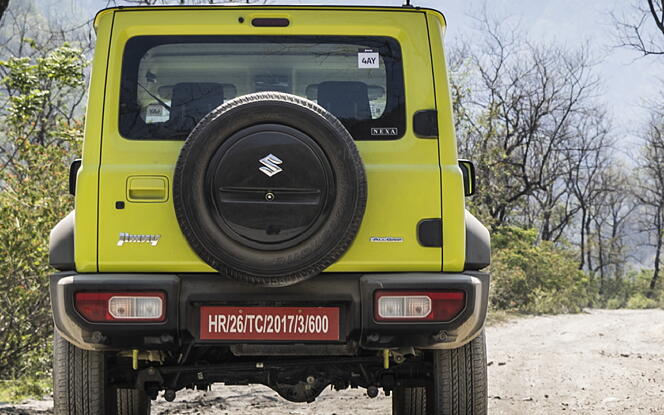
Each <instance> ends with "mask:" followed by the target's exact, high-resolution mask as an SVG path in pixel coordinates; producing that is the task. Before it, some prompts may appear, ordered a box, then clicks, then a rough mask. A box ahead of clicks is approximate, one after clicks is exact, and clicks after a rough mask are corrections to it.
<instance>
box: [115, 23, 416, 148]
mask: <svg viewBox="0 0 664 415" xmlns="http://www.w3.org/2000/svg"><path fill="white" fill-rule="evenodd" d="M403 84H404V82H403V70H402V62H401V50H400V48H399V44H398V42H397V41H396V40H394V39H392V38H387V37H364V36H361V37H360V36H358V37H356V36H138V37H134V38H131V39H130V40H129V41H128V42H127V44H126V46H125V51H124V60H123V65H122V83H121V93H120V133H121V134H122V135H123V136H124V137H125V138H129V139H137V140H184V139H185V138H186V137H187V135H188V134H189V133H190V132H191V130H192V129H193V128H194V126H195V125H196V124H197V123H198V121H200V119H201V118H202V117H204V116H205V114H207V113H208V112H210V111H211V110H213V109H214V108H216V107H217V106H219V105H221V104H222V103H224V102H225V101H228V100H231V99H233V98H235V97H238V96H241V95H245V94H250V93H253V92H260V91H280V92H287V93H290V94H295V95H299V96H301V97H304V98H308V99H310V100H312V101H314V102H317V103H318V104H319V105H321V106H322V107H324V108H326V109H327V110H328V111H330V112H331V113H332V114H334V115H335V116H336V117H337V118H339V120H340V121H341V122H342V123H343V124H344V126H345V127H346V128H347V129H348V131H349V132H350V133H351V135H352V136H353V137H354V138H355V139H357V140H367V139H374V140H375V139H383V140H384V139H396V138H399V137H401V136H402V135H403V132H404V129H405V113H404V111H405V110H404V86H403Z"/></svg>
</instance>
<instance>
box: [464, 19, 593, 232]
mask: <svg viewBox="0 0 664 415" xmlns="http://www.w3.org/2000/svg"><path fill="white" fill-rule="evenodd" d="M481 25H482V31H483V33H485V39H484V44H483V45H482V46H481V47H477V46H476V45H465V46H463V48H464V51H463V52H462V53H456V54H455V55H454V56H460V55H463V56H465V58H463V59H459V58H454V59H453V70H454V69H455V68H456V69H459V70H461V71H462V73H461V75H455V76H453V80H454V81H455V82H462V85H453V87H452V90H453V97H454V102H453V105H454V108H455V110H456V116H457V120H456V122H457V126H458V127H459V129H458V135H459V140H460V142H461V152H462V154H464V155H465V156H467V157H469V158H472V159H474V160H475V161H477V168H478V175H479V176H480V177H481V178H482V187H481V189H480V191H479V194H478V195H477V196H476V197H475V198H474V200H473V201H472V202H471V203H473V204H474V205H475V207H476V209H477V210H478V211H479V213H480V215H482V216H483V217H484V218H487V219H489V222H490V223H491V225H492V227H493V228H494V229H495V228H497V227H500V226H502V225H504V224H507V223H516V224H522V225H525V226H528V227H539V228H540V229H541V237H542V238H543V239H548V240H556V239H557V238H559V237H560V236H561V235H563V233H564V232H565V229H566V227H567V226H568V225H569V224H570V223H571V221H572V218H573V217H574V215H575V214H576V212H577V211H578V206H576V204H575V203H574V201H573V200H572V199H571V198H570V192H569V190H568V189H567V184H566V180H567V178H568V177H569V176H570V173H569V172H568V171H567V169H568V168H569V167H570V159H582V158H583V157H584V156H581V155H579V154H578V152H579V149H580V147H579V144H578V143H579V141H581V139H580V136H582V135H585V134H600V135H601V134H605V129H604V127H603V126H602V124H601V123H602V122H603V121H604V118H603V117H598V116H597V115H596V114H602V113H603V110H602V109H601V108H599V107H598V106H597V105H596V104H595V101H594V93H595V91H596V90H597V88H598V79H597V77H596V75H595V74H594V73H593V62H592V60H591V59H590V56H589V53H588V52H587V50H586V49H584V48H581V49H579V50H568V49H565V48H562V47H558V46H555V45H546V47H543V46H540V45H536V44H532V43H529V42H527V41H526V40H525V39H523V38H522V37H521V36H519V35H518V34H517V33H518V32H517V31H518V28H506V27H505V26H501V24H498V23H495V22H494V21H492V20H490V19H487V18H485V19H483V20H482V21H481ZM593 117H594V118H595V119H596V120H598V121H597V122H598V125H596V126H593V128H591V125H590V124H589V123H588V119H589V118H593ZM584 151H592V148H591V147H590V146H587V148H586V149H585V150H584ZM571 164H574V163H571ZM577 164H578V163H577Z"/></svg>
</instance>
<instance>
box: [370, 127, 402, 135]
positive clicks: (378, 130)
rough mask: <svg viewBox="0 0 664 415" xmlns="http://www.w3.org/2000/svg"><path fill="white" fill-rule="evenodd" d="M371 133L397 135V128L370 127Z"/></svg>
mask: <svg viewBox="0 0 664 415" xmlns="http://www.w3.org/2000/svg"><path fill="white" fill-rule="evenodd" d="M371 135H378V136H381V135H383V136H385V135H386V136H396V135H399V129H398V128H396V127H381V128H372V129H371Z"/></svg>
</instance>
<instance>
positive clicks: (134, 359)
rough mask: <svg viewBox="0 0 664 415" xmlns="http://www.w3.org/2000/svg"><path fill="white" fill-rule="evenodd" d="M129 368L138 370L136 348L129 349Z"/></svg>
mask: <svg viewBox="0 0 664 415" xmlns="http://www.w3.org/2000/svg"><path fill="white" fill-rule="evenodd" d="M131 368H132V369H134V370H138V349H133V350H132V351H131Z"/></svg>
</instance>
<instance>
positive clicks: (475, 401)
mask: <svg viewBox="0 0 664 415" xmlns="http://www.w3.org/2000/svg"><path fill="white" fill-rule="evenodd" d="M432 359H433V362H432V363H433V370H434V373H433V384H432V385H431V386H429V387H426V388H399V389H396V390H395V391H394V397H393V398H392V413H393V414H394V415H458V414H473V415H483V414H486V413H487V398H488V395H487V393H488V392H487V370H486V368H487V364H486V345H485V339H484V332H482V333H481V334H480V335H479V336H478V337H476V338H475V339H474V340H473V341H471V342H470V343H468V344H466V345H465V346H463V347H460V348H458V349H452V350H435V351H434V352H433V354H432Z"/></svg>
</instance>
